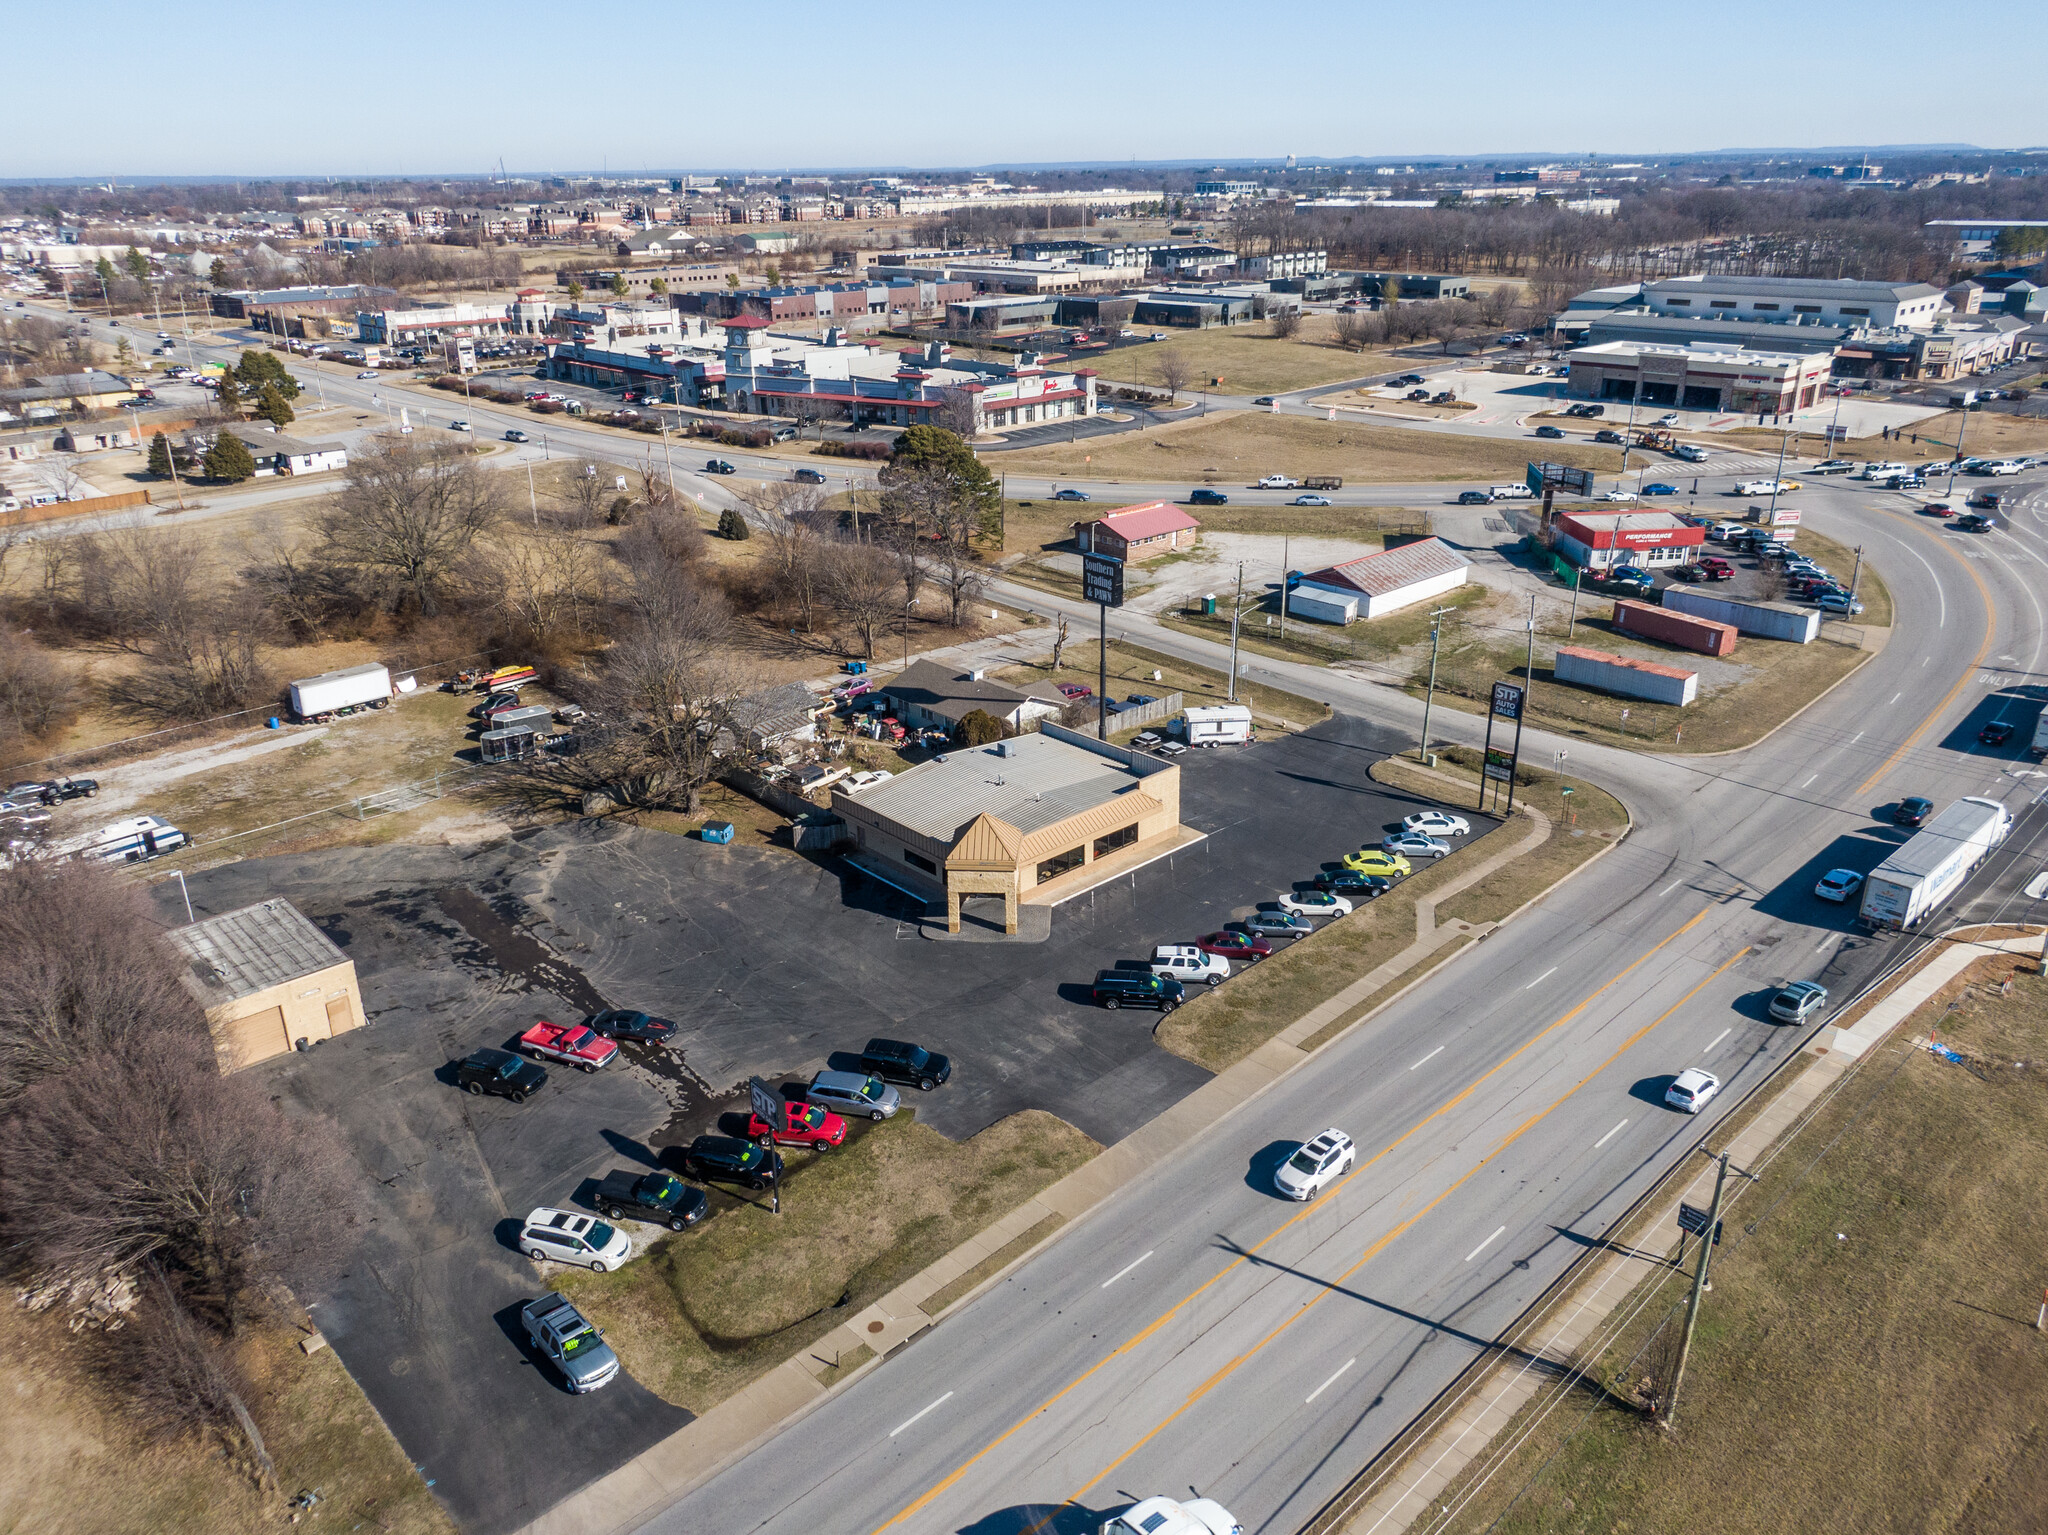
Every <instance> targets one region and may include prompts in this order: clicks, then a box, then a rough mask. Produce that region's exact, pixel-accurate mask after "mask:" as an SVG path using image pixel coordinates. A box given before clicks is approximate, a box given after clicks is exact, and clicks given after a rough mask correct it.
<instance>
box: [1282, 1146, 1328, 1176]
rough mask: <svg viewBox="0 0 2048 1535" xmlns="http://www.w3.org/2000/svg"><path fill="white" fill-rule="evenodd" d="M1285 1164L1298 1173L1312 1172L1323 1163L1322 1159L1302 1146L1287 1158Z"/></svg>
mask: <svg viewBox="0 0 2048 1535" xmlns="http://www.w3.org/2000/svg"><path fill="white" fill-rule="evenodd" d="M1287 1165H1288V1166H1289V1167H1291V1168H1293V1169H1294V1170H1295V1171H1296V1172H1298V1173H1312V1172H1315V1171H1317V1170H1318V1169H1319V1168H1321V1167H1322V1165H1323V1159H1322V1158H1321V1157H1319V1156H1317V1155H1316V1154H1315V1153H1314V1152H1312V1151H1310V1150H1309V1149H1308V1147H1306V1146H1304V1147H1302V1148H1301V1150H1299V1151H1297V1152H1296V1153H1295V1154H1294V1155H1293V1156H1291V1157H1289V1158H1288V1159H1287Z"/></svg>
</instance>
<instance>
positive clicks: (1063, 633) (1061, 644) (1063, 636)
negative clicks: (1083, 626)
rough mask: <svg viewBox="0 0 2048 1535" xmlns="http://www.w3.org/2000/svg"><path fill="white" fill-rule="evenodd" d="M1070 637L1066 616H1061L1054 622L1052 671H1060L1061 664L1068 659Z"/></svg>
mask: <svg viewBox="0 0 2048 1535" xmlns="http://www.w3.org/2000/svg"><path fill="white" fill-rule="evenodd" d="M1068 637H1069V629H1068V624H1067V619H1066V615H1065V614H1061V615H1060V616H1059V617H1058V618H1056V619H1055V620H1054V621H1053V630H1052V669H1053V670H1054V671H1058V670H1059V669H1060V662H1061V661H1062V660H1063V659H1065V657H1066V654H1067V640H1068Z"/></svg>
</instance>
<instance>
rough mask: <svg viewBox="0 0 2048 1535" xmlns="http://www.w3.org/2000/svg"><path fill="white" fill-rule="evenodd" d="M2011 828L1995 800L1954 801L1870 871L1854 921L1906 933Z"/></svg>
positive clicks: (2005, 811)
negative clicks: (1859, 908) (1860, 906)
mask: <svg viewBox="0 0 2048 1535" xmlns="http://www.w3.org/2000/svg"><path fill="white" fill-rule="evenodd" d="M2010 830H2012V812H2011V811H2010V810H2008V809H2006V808H2005V806H2004V805H2002V804H2000V803H1999V802H1998V801H1997V800H1995V799H1976V798H1970V799H1959V800H1957V801H1956V802H1955V803H1954V804H1952V805H1949V806H1947V807H1946V808H1945V809H1943V810H1942V811H1941V813H1940V814H1939V815H1936V816H1935V817H1933V818H1932V819H1931V820H1929V821H1928V823H1927V824H1926V825H1925V826H1924V827H1922V828H1921V829H1920V831H1918V832H1917V833H1915V834H1914V836H1913V837H1912V839H1911V840H1910V841H1908V842H1907V843H1906V845H1905V846H1904V847H1902V848H1900V849H1899V850H1898V851H1897V852H1895V853H1893V854H1892V855H1891V857H1889V858H1887V859H1886V860H1885V861H1884V862H1883V863H1881V864H1879V865H1878V866H1877V867H1876V868H1875V869H1872V870H1871V871H1870V877H1869V878H1868V879H1867V880H1865V881H1864V884H1863V906H1862V909H1861V910H1860V911H1858V912H1857V914H1856V920H1857V921H1858V922H1859V923H1861V924H1862V925H1863V926H1864V927H1867V928H1871V929H1874V930H1882V931H1890V932H1910V931H1911V930H1913V929H1914V928H1916V927H1918V926H1920V924H1921V923H1923V922H1925V921H1926V920H1927V918H1928V917H1929V916H1930V915H1932V914H1933V912H1934V911H1935V910H1936V909H1937V908H1939V907H1940V906H1941V904H1942V903H1943V902H1944V901H1946V900H1947V899H1948V898H1949V897H1950V896H1951V895H1954V894H1955V893H1956V891H1957V890H1959V889H1960V888H1962V883H1963V881H1964V880H1966V879H1968V878H1969V877H1970V872H1971V871H1972V870H1973V869H1975V868H1976V867H1977V865H1978V864H1980V863H1982V862H1983V861H1984V860H1985V858H1986V857H1987V856H1988V855H1989V854H1990V852H1991V850H1992V849H1993V848H1995V847H1997V846H1998V844H1999V843H2001V842H2003V841H2004V840H2005V836H2006V833H2007V832H2009V831H2010Z"/></svg>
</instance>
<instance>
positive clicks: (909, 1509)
mask: <svg viewBox="0 0 2048 1535" xmlns="http://www.w3.org/2000/svg"><path fill="white" fill-rule="evenodd" d="M1712 910H1713V908H1712V907H1711V906H1707V907H1702V908H1701V909H1700V911H1699V912H1698V914H1697V915H1695V916H1694V917H1693V918H1692V920H1691V921H1689V922H1687V923H1686V924H1685V925H1684V926H1683V927H1680V928H1678V929H1677V930H1676V931H1674V932H1671V933H1668V934H1666V935H1665V936H1664V937H1663V938H1660V939H1659V940H1658V941H1657V942H1656V943H1654V944H1652V945H1651V946H1650V947H1649V948H1647V949H1645V950H1644V951H1643V952H1642V953H1641V954H1639V955H1637V956H1636V957H1635V958H1634V959H1633V960H1631V961H1630V962H1629V963H1628V964H1627V965H1625V966H1624V967H1623V968H1622V969H1620V970H1618V971H1616V972H1615V973H1614V975H1612V976H1611V977H1609V978H1608V979H1607V980H1606V981H1605V982H1603V983H1602V984H1601V986H1600V987H1599V989H1598V990H1596V991H1593V992H1592V993H1590V994H1589V995H1588V996H1587V997H1586V998H1585V1000H1584V1001H1582V1002H1580V1003H1579V1004H1578V1005H1577V1006H1576V1007H1574V1008H1572V1009H1571V1011H1569V1012H1567V1013H1565V1014H1564V1015H1562V1016H1561V1017H1559V1018H1558V1019H1556V1020H1555V1021H1554V1022H1552V1023H1549V1024H1546V1025H1545V1026H1544V1027H1543V1028H1542V1029H1541V1030H1540V1031H1539V1032H1537V1033H1535V1034H1532V1035H1530V1036H1529V1038H1528V1039H1526V1040H1524V1041H1523V1042H1522V1043H1521V1044H1520V1045H1518V1046H1516V1047H1515V1049H1513V1050H1512V1051H1510V1052H1509V1053H1508V1054H1506V1055H1504V1056H1502V1057H1501V1058H1500V1059H1499V1060H1498V1061H1496V1062H1495V1063H1494V1064H1493V1065H1492V1066H1489V1067H1488V1068H1487V1069H1486V1070H1485V1071H1483V1072H1481V1073H1480V1074H1479V1075H1478V1076H1477V1077H1474V1078H1473V1079H1472V1081H1471V1082H1470V1083H1469V1084H1468V1085H1467V1086H1466V1087H1465V1088H1464V1089H1463V1090H1462V1091H1461V1092H1459V1093H1458V1095H1457V1096H1456V1097H1454V1098H1451V1099H1449V1100H1447V1101H1446V1102H1445V1103H1443V1104H1442V1105H1440V1106H1439V1107H1437V1108H1435V1109H1433V1110H1431V1111H1430V1112H1429V1113H1428V1114H1425V1115H1424V1116H1423V1117H1422V1118H1421V1119H1418V1120H1417V1121H1416V1122H1415V1123H1414V1124H1412V1125H1410V1126H1409V1127H1408V1128H1407V1129H1406V1130H1404V1131H1402V1132H1401V1133H1400V1134H1399V1135H1398V1136H1396V1137H1395V1138H1394V1139H1393V1140H1391V1141H1389V1142H1387V1144H1386V1145H1385V1146H1383V1147H1382V1148H1381V1149H1380V1150H1379V1151H1378V1152H1377V1153H1375V1154H1374V1155H1373V1156H1372V1157H1371V1158H1370V1159H1369V1160H1367V1161H1365V1162H1361V1163H1360V1164H1359V1165H1358V1166H1357V1167H1356V1168H1354V1169H1353V1170H1352V1171H1351V1173H1350V1174H1349V1175H1348V1176H1346V1177H1345V1178H1344V1179H1343V1180H1342V1181H1341V1182H1340V1183H1339V1185H1338V1187H1340V1188H1341V1187H1342V1186H1343V1184H1344V1183H1349V1182H1350V1181H1351V1179H1352V1178H1356V1177H1358V1176H1359V1175H1360V1174H1362V1173H1364V1172H1365V1170H1366V1169H1367V1168H1369V1167H1371V1166H1373V1165H1374V1163H1377V1162H1379V1161H1381V1160H1382V1159H1383V1158H1385V1157H1387V1156H1388V1155H1390V1154H1391V1153H1392V1152H1393V1151H1395V1150H1396V1149H1397V1148H1398V1147H1399V1146H1401V1145H1402V1144H1403V1143H1404V1142H1405V1141H1407V1140H1408V1139H1409V1138H1410V1137H1412V1136H1414V1135H1415V1134H1417V1133H1418V1132H1419V1131H1421V1130H1422V1129H1423V1127H1424V1126H1426V1125H1428V1124H1430V1123H1431V1122H1432V1121H1434V1120H1436V1119H1439V1118H1441V1117H1442V1116H1443V1115H1445V1114H1448V1113H1449V1112H1450V1111H1451V1110H1453V1109H1455V1108H1456V1107H1457V1106H1458V1105H1459V1104H1461V1103H1463V1102H1464V1101H1465V1100H1466V1099H1468V1098H1470V1097H1471V1096H1472V1095H1473V1094H1474V1093H1475V1092H1477V1091H1478V1090H1479V1089H1480V1087H1481V1086H1483V1085H1484V1084H1485V1083H1486V1081H1487V1080H1488V1079H1489V1078H1491V1077H1493V1076H1494V1075H1495V1074H1496V1073H1498V1072H1500V1071H1501V1070H1502V1069H1503V1068H1505V1067H1507V1066H1509V1065H1511V1064H1512V1063H1513V1062H1514V1061H1516V1060H1517V1059H1518V1058H1520V1057H1521V1056H1522V1055H1523V1054H1524V1053H1526V1052H1527V1051H1529V1050H1531V1049H1533V1048H1534V1047H1535V1045H1536V1044H1537V1043H1538V1042H1539V1041H1541V1040H1543V1039H1547V1038H1548V1037H1549V1036H1550V1035H1552V1034H1554V1033H1556V1032H1557V1030H1559V1029H1561V1028H1563V1027H1564V1026H1565V1025H1566V1024H1568V1023H1570V1022H1571V1021H1572V1020H1573V1019H1574V1018H1576V1017H1578V1016H1579V1014H1581V1013H1583V1012H1584V1011H1585V1010H1586V1009H1587V1008H1588V1007H1590V1006H1591V1005H1592V1004H1593V1003H1594V1002H1595V1001H1597V1000H1598V999H1599V998H1600V996H1601V995H1602V994H1604V993H1605V992H1607V991H1609V990H1611V989H1612V988H1614V987H1615V986H1617V985H1619V984H1620V983H1621V982H1622V981H1623V980H1625V979H1627V977H1628V976H1629V975H1631V974H1632V973H1633V972H1634V971H1635V970H1637V969H1638V968H1639V967H1641V966H1642V965H1644V964H1646V963H1648V962H1649V960H1650V959H1651V958H1652V957H1653V956H1654V955H1655V954H1656V953H1657V952H1658V951H1659V950H1660V949H1663V948H1664V947H1665V946H1666V945H1668V944H1670V943H1673V942H1675V941H1676V940H1677V939H1680V938H1683V937H1684V936H1685V935H1686V934H1687V933H1689V932H1691V931H1692V930H1693V929H1694V928H1695V927H1697V926H1699V924H1700V923H1701V922H1703V921H1705V920H1706V917H1707V913H1708V912H1710V911H1712ZM1717 973H1718V972H1717ZM1430 1208H1431V1209H1434V1208H1435V1206H1434V1205H1432V1206H1431V1207H1430ZM1313 1212H1314V1206H1313V1205H1305V1206H1304V1207H1303V1208H1302V1209H1301V1210H1300V1211H1298V1212H1297V1213H1296V1214H1294V1215H1292V1216H1290V1217H1288V1219H1286V1220H1284V1221H1282V1222H1281V1223H1280V1224H1279V1225H1278V1226H1276V1227H1274V1228H1273V1230H1272V1231H1271V1232H1269V1233H1267V1235H1266V1236H1264V1237H1263V1238H1261V1239H1260V1240H1259V1241H1258V1242H1257V1243H1256V1244H1255V1245H1253V1246H1252V1247H1249V1248H1247V1249H1246V1250H1245V1251H1244V1253H1243V1254H1242V1255H1241V1256H1239V1257H1236V1258H1233V1259H1232V1260H1231V1261H1230V1262H1229V1263H1228V1264H1226V1265H1224V1267H1222V1268H1221V1269H1218V1270H1217V1271H1216V1273H1215V1274H1213V1275H1211V1276H1210V1277H1209V1278H1208V1279H1207V1280H1205V1281H1204V1282H1203V1283H1202V1284H1200V1285H1198V1286H1196V1287H1195V1288H1194V1289H1193V1290H1191V1291H1189V1292H1188V1293H1187V1294H1186V1295H1184V1296H1182V1297H1181V1298H1180V1299H1179V1300H1177V1301H1175V1302H1174V1303H1173V1304H1172V1305H1171V1306H1169V1307H1168V1308H1167V1309H1166V1310H1165V1311H1163V1312H1161V1313H1160V1314H1159V1315H1158V1316H1157V1317H1155V1318H1154V1319H1153V1320H1152V1321H1151V1322H1149V1323H1147V1324H1146V1325H1145V1327H1144V1328H1143V1329H1141V1330H1140V1331H1139V1332H1137V1333H1135V1334H1134V1335H1133V1336H1132V1337H1131V1338H1130V1339H1129V1340H1128V1341H1127V1342H1125V1343H1123V1344H1121V1345H1120V1346H1119V1347H1117V1348H1115V1349H1113V1350H1112V1351H1111V1352H1109V1353H1107V1354H1105V1355H1103V1357H1102V1358H1100V1359H1098V1360H1097V1361H1096V1362H1095V1363H1094V1364H1092V1365H1090V1366H1089V1367H1088V1368H1087V1369H1085V1370H1083V1371H1082V1372H1081V1373H1080V1374H1079V1375H1077V1376H1075V1377H1074V1378H1073V1379H1072V1380H1070V1381H1068V1382H1067V1383H1066V1384H1065V1385H1064V1386H1062V1387H1060V1389H1059V1390H1057V1391H1055V1392H1054V1393H1053V1394H1052V1395H1051V1396H1049V1397H1047V1398H1046V1399H1045V1400H1044V1401H1043V1402H1040V1403H1039V1404H1038V1405H1037V1406H1036V1407H1034V1408H1032V1409H1031V1411H1030V1412H1028V1413H1026V1414H1025V1415H1024V1416H1023V1417H1021V1418H1019V1419H1018V1420H1017V1421H1016V1422H1015V1423H1012V1424H1011V1425H1010V1426H1009V1427H1008V1428H1006V1429H1004V1430H1003V1431H1002V1432H1001V1433H1000V1434H998V1435H996V1437H995V1438H993V1439H991V1440H990V1441H989V1442H988V1443H987V1444H985V1445H983V1446H982V1447H981V1448H980V1449H979V1450H976V1451H975V1452H974V1453H973V1454H972V1455H970V1456H969V1457H968V1458H967V1459H966V1460H964V1461H962V1462H961V1463H960V1464H959V1465H958V1466H956V1467H955V1468H954V1469H953V1470H952V1471H951V1472H950V1473H948V1474H947V1475H946V1476H945V1477H944V1478H943V1479H942V1480H940V1481H938V1482H936V1483H934V1484H933V1485H932V1486H931V1487H929V1488H927V1489H926V1490H925V1491H924V1492H923V1493H922V1494H920V1495H919V1496H918V1497H917V1499H916V1500H915V1501H913V1502H912V1503H910V1504H908V1505H907V1506H906V1507H904V1508H903V1509H902V1510H901V1511H900V1512H898V1513H897V1514H896V1515H895V1516H894V1517H892V1518H890V1519H889V1520H888V1521H887V1522H886V1523H883V1524H881V1525H878V1526H876V1528H875V1532H874V1535H882V1532H883V1531H885V1530H889V1529H893V1528H895V1527H896V1526H897V1525H899V1524H901V1523H903V1521H904V1520H906V1519H909V1518H911V1517H913V1516H914V1515H916V1514H918V1513H919V1512H921V1511H922V1510H923V1509H924V1508H926V1507H927V1506H928V1505H930V1503H931V1502H932V1500H933V1499H935V1498H937V1497H939V1496H940V1495H941V1494H943V1493H944V1492H945V1491H946V1490H947V1489H948V1488H950V1487H952V1486H953V1485H954V1484H955V1483H957V1482H958V1481H959V1480H960V1479H961V1478H962V1477H963V1476H965V1475H966V1474H967V1473H968V1472H969V1471H970V1470H972V1469H973V1468H974V1467H975V1465H976V1464H978V1463H979V1462H980V1461H981V1459H982V1458H983V1457H984V1456H986V1455H987V1454H988V1453H989V1452H990V1451H992V1450H994V1449H996V1448H997V1447H998V1446H999V1445H1001V1444H1003V1443H1004V1442H1005V1441H1006V1440H1008V1439H1009V1438H1010V1437H1011V1436H1012V1435H1013V1434H1015V1433H1017V1431H1018V1430H1020V1429H1022V1428H1023V1427H1024V1426H1025V1425H1026V1424H1028V1423H1030V1422H1031V1421H1032V1420H1033V1419H1035V1418H1037V1417H1038V1416H1039V1415H1040V1414H1042V1413H1044V1412H1047V1411H1049V1410H1050V1409H1051V1408H1052V1407H1053V1406H1055V1405H1056V1404H1057V1403H1058V1402H1059V1401H1060V1400H1061V1398H1063V1397H1065V1396H1066V1395H1067V1393H1068V1392H1070V1391H1072V1390H1074V1389H1075V1388H1076V1387H1077V1386H1080V1385H1082V1384H1083V1383H1084V1382H1086V1381H1087V1380H1089V1379H1090V1378H1091V1377H1093V1376H1094V1375H1095V1373H1096V1372H1097V1371H1099V1370H1101V1369H1102V1368H1103V1366H1105V1365H1107V1364H1110V1363H1111V1362H1113V1361H1115V1360H1117V1359H1120V1358H1122V1357H1123V1356H1124V1355H1126V1354H1128V1353H1130V1352H1131V1351H1132V1350H1133V1349H1135V1348H1137V1347H1139V1345H1141V1344H1143V1343H1144V1342H1145V1340H1146V1339H1148V1338H1150V1337H1151V1336H1152V1335H1153V1334H1154V1333H1156V1332H1158V1331H1159V1329H1160V1328H1162V1327H1164V1326H1165V1325H1166V1324H1167V1323H1168V1322H1170V1321H1172V1320H1173V1318H1174V1317H1176V1316H1178V1315H1179V1314H1180V1313H1181V1312H1182V1311H1183V1310H1185V1309H1186V1308H1187V1307H1188V1306H1189V1305H1191V1304H1192V1303H1193V1302H1194V1301H1196V1300H1198V1299H1199V1298H1200V1297H1201V1296H1202V1295H1204V1294H1205V1293H1206V1292H1207V1291H1208V1290H1209V1289H1210V1288H1211V1287H1212V1286H1214V1285H1216V1284H1217V1283H1219V1282H1220V1281H1221V1280H1223V1279H1224V1278H1226V1277H1227V1276H1229V1275H1230V1274H1231V1273H1233V1272H1235V1271H1236V1270H1237V1269H1239V1268H1241V1267H1243V1266H1244V1265H1245V1264H1246V1263H1248V1262H1249V1261H1250V1260H1251V1258H1252V1256H1253V1255H1254V1254H1256V1253H1258V1252H1259V1251H1260V1250H1261V1249H1263V1248H1264V1247H1266V1246H1267V1245H1268V1244H1269V1243H1271V1242H1273V1241H1275V1240H1276V1239H1278V1238H1279V1237H1280V1236H1281V1235H1282V1234H1283V1233H1284V1232H1286V1231H1288V1230H1290V1229H1291V1228H1293V1227H1294V1226H1295V1225H1296V1224H1297V1223H1299V1222H1301V1221H1304V1220H1307V1219H1308V1217H1309V1216H1310V1215H1311V1214H1312V1213H1313ZM1428 1213H1429V1211H1428V1210H1424V1211H1423V1212H1422V1213H1421V1215H1417V1216H1416V1217H1415V1219H1416V1220H1420V1219H1421V1218H1422V1215H1427V1214H1428ZM1409 1224H1410V1225H1412V1224H1413V1221H1411V1222H1410V1223H1409ZM1403 1229H1404V1230H1405V1229H1406V1228H1405V1227H1404V1228H1403Z"/></svg>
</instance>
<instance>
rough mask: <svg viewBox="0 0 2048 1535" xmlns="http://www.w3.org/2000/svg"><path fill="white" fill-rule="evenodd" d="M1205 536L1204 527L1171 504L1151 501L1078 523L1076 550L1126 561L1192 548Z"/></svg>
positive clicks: (1153, 557) (1075, 528)
mask: <svg viewBox="0 0 2048 1535" xmlns="http://www.w3.org/2000/svg"><path fill="white" fill-rule="evenodd" d="M1201 536H1202V525H1201V524H1200V523H1199V522H1197V521H1195V519H1194V518H1192V517H1190V516H1189V515H1188V514H1187V513H1186V512H1184V511H1182V510H1181V509H1180V508H1179V507H1177V506H1175V505H1174V504H1173V503H1172V502H1171V501H1147V502H1145V503H1143V504H1142V505H1139V506H1126V507H1123V508H1121V509H1119V510H1117V511H1114V512H1111V513H1110V514H1109V515H1108V516H1106V517H1097V518H1094V519H1093V520H1091V521H1088V522H1077V523H1075V524H1074V547H1075V548H1077V549H1079V550H1080V551H1081V552H1082V553H1083V554H1106V555H1108V556H1109V557H1110V558H1111V559H1117V560H1124V561H1134V560H1150V559H1156V558H1158V557H1159V556H1160V555H1162V554H1171V553H1174V552H1175V551H1176V550H1180V549H1192V548H1194V547H1195V541H1196V540H1197V539H1199V538H1200V537H1201Z"/></svg>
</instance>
